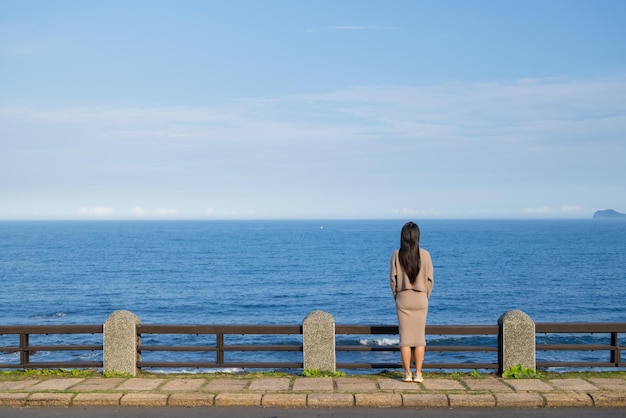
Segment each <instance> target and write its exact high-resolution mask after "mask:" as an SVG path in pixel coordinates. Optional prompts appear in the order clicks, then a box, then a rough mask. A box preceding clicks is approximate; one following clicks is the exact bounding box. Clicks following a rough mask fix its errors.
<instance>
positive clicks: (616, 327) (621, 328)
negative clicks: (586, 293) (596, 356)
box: [535, 322, 626, 368]
mask: <svg viewBox="0 0 626 418" xmlns="http://www.w3.org/2000/svg"><path fill="white" fill-rule="evenodd" d="M535 333H536V334H587V335H594V334H606V337H607V338H606V341H607V343H606V344H577V343H566V344H548V343H537V344H536V351H544V352H545V351H572V350H575V351H608V352H609V354H610V355H609V357H608V358H607V360H606V361H537V367H566V368H567V367H578V368H580V367H604V368H609V367H624V366H626V362H624V361H623V360H622V358H621V357H622V350H626V347H624V346H620V345H619V334H620V333H626V323H594V322H586V323H555V322H544V323H536V324H535ZM535 338H536V337H535ZM536 339H537V338H536Z"/></svg>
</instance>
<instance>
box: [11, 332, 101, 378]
mask: <svg viewBox="0 0 626 418" xmlns="http://www.w3.org/2000/svg"><path fill="white" fill-rule="evenodd" d="M102 332H103V326H102V325H5V326H0V335H15V336H17V337H18V338H17V339H18V345H16V346H4V347H0V353H4V354H11V353H19V362H18V363H15V362H12V363H7V362H3V363H0V368H2V369H26V368H28V369H46V368H66V367H71V368H77V369H81V368H101V367H102V361H77V360H55V361H31V360H30V356H31V355H32V354H34V353H36V352H58V351H62V352H78V353H84V352H93V351H100V352H101V351H102ZM78 334H84V335H86V334H90V335H97V334H99V335H100V337H99V343H97V344H72V345H67V344H37V342H38V341H33V337H35V339H37V337H40V338H38V339H42V338H41V337H42V336H50V335H78Z"/></svg>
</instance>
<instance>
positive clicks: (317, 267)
mask: <svg viewBox="0 0 626 418" xmlns="http://www.w3.org/2000/svg"><path fill="white" fill-rule="evenodd" d="M415 221H416V222H417V223H418V224H419V226H420V229H421V242H420V245H421V246H422V247H423V248H425V249H427V250H428V251H429V252H430V253H431V257H432V260H433V264H434V271H435V273H434V275H435V286H434V289H433V293H432V296H431V299H430V305H429V312H428V319H427V322H428V323H429V324H463V325H484V324H489V325H495V324H497V321H498V318H499V317H500V316H501V315H502V314H504V313H505V312H507V311H509V310H512V309H518V310H522V311H524V312H525V313H526V314H528V315H529V316H530V317H531V318H532V319H533V320H534V321H535V322H626V305H625V302H626V222H619V221H599V220H422V221H420V220H415ZM404 222H405V220H262V221H261V220H259V221H252V220H249V221H248V220H246V221H244V220H237V221H235V220H232V221H3V222H0V284H1V290H0V325H21V324H36V325H44V324H102V323H104V321H105V320H106V319H107V317H108V316H109V315H110V314H111V313H113V312H114V311H116V310H122V309H123V310H129V311H131V312H133V313H134V314H136V315H137V316H138V317H139V318H140V319H141V322H142V323H144V324H289V325H291V324H301V323H302V321H303V319H304V318H305V317H306V316H307V315H308V314H309V313H310V312H312V311H315V310H323V311H326V312H328V313H329V314H331V315H332V316H333V317H334V319H335V322H336V323H337V324H371V325H389V324H391V325H395V324H397V318H396V313H395V306H394V300H393V297H392V294H391V290H390V287H389V263H390V259H391V254H392V252H393V250H394V249H396V248H398V246H399V241H400V229H401V227H402V225H403V224H404ZM6 338H9V336H0V346H1V345H6V344H9V343H6V342H3V339H6ZM438 338H440V337H437V336H428V338H427V342H428V344H429V345H437V344H438V343H443V342H442V341H438ZM476 338H478V337H476ZM571 338H579V337H574V336H572V337H571ZM589 338H592V339H593V338H595V337H593V336H591V337H589ZM346 343H347V344H352V343H353V344H361V345H373V346H376V345H394V344H395V345H397V343H398V340H397V336H395V337H394V336H387V337H384V336H383V337H380V338H378V337H376V336H370V337H363V338H359V339H357V340H355V341H348V342H346V341H344V342H343V344H346ZM478 343H481V344H482V342H479V341H478V340H477V344H478ZM604 343H606V341H605V342H604ZM387 354H388V353H387ZM392 354H393V355H396V356H397V354H394V353H392ZM12 355H13V356H14V355H15V354H9V353H0V363H2V362H6V361H10V359H9V360H8V358H9V357H10V356H12ZM36 355H39V356H45V355H46V353H36ZM177 355H178V356H180V355H181V354H177ZM182 355H183V356H184V355H185V354H182ZM294 355H296V354H294ZM299 355H301V353H300V354H299ZM346 355H348V356H349V355H350V354H346ZM354 355H357V354H354ZM381 355H382V356H384V355H386V354H381ZM429 355H430V354H427V361H428V356H429ZM447 355H448V356H455V355H457V356H459V358H457V359H451V360H450V361H455V360H461V361H462V358H461V357H463V356H465V355H466V354H463V353H458V354H447ZM550 355H551V354H546V356H548V357H547V358H549V356H550ZM566 355H568V356H576V355H579V356H580V354H572V353H567V354H566ZM601 355H604V356H608V354H607V353H603V354H601ZM249 356H252V357H250V358H247V361H262V359H263V356H264V354H258V355H256V356H257V357H255V354H249ZM433 356H434V354H433ZM538 356H539V355H538ZM539 359H540V358H538V360H539ZM574 359H576V358H574ZM31 360H33V361H34V359H31ZM348 361H349V360H348Z"/></svg>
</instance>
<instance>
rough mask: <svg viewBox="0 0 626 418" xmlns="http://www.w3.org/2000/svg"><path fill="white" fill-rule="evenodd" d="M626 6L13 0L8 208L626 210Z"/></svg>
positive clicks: (440, 214) (5, 215)
mask: <svg viewBox="0 0 626 418" xmlns="http://www.w3.org/2000/svg"><path fill="white" fill-rule="evenodd" d="M625 21H626V2H624V1H621V0H615V1H609V0H595V1H576V0H567V1H560V0H551V1H532V0H531V1H486V0H475V1H471V0H463V1H445V0H444V1H419V0H414V1H365V0H359V1H340V0H337V1H323V0H315V1H297V0H290V1H271V0H267V1H252V0H250V1H238V0H235V1H209V0H207V1H189V0H188V1H184V0H181V1H154V0H151V1H132V0H128V1H106V2H105V1H101V2H97V1H64V0H57V1H43V0H42V1H31V0H19V1H9V0H0V146H1V148H0V219H293V218H312V219H327V218H355V219H361V218H399V219H413V220H419V219H431V218H434V219H473V218H590V217H591V216H592V215H593V213H594V212H595V211H596V210H598V209H607V208H613V209H616V210H618V211H620V212H626V193H625V191H626V163H624V161H625V160H626V42H624V39H626V25H624V22H625Z"/></svg>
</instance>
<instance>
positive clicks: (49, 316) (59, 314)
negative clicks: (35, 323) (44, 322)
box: [29, 312, 66, 320]
mask: <svg viewBox="0 0 626 418" xmlns="http://www.w3.org/2000/svg"><path fill="white" fill-rule="evenodd" d="M65 315H66V313H65V312H53V313H49V314H43V315H31V316H29V318H30V319H37V320H41V319H56V318H63V317H64V316H65Z"/></svg>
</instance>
